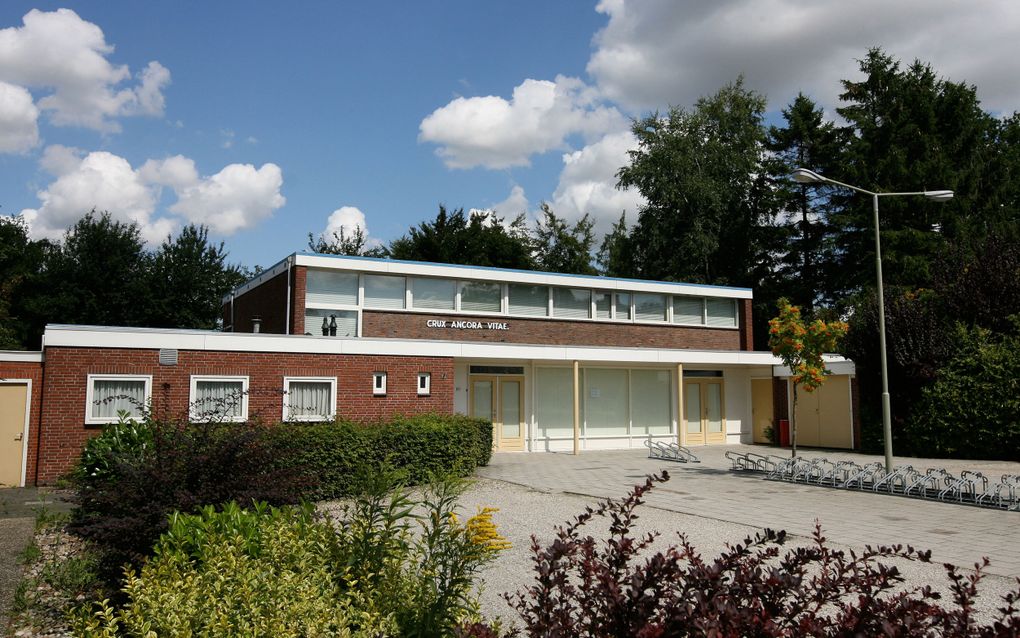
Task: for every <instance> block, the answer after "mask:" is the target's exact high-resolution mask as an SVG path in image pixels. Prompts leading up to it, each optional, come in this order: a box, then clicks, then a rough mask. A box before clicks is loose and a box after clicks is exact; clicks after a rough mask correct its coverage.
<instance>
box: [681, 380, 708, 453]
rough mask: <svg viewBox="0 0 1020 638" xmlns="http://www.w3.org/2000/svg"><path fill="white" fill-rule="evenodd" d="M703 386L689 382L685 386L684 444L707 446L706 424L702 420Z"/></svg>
mask: <svg viewBox="0 0 1020 638" xmlns="http://www.w3.org/2000/svg"><path fill="white" fill-rule="evenodd" d="M701 413H702V409H701V384H700V383H691V382H690V381H688V382H687V383H685V384H684V423H685V428H686V429H685V430H684V433H685V434H684V443H685V444H687V445H704V444H705V423H704V421H703V420H702V418H701Z"/></svg>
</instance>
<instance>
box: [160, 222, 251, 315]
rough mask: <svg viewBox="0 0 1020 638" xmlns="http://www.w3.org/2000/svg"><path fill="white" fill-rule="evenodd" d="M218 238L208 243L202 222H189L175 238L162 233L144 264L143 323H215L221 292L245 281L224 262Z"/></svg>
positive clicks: (223, 292) (234, 267)
mask: <svg viewBox="0 0 1020 638" xmlns="http://www.w3.org/2000/svg"><path fill="white" fill-rule="evenodd" d="M226 258H227V251H226V250H225V249H224V247H223V242H220V243H219V244H218V245H217V244H212V243H210V242H209V231H208V229H207V228H206V227H205V226H195V225H194V224H189V225H187V226H185V227H184V228H183V229H182V230H181V232H180V234H179V235H177V238H176V239H174V238H172V237H169V236H168V237H167V238H166V239H165V240H164V241H163V243H162V245H160V247H159V249H158V250H156V252H155V253H154V254H153V255H152V256H151V257H150V259H149V264H148V273H147V280H148V285H147V287H148V294H149V303H148V304H147V306H146V312H145V316H144V318H143V321H144V324H145V325H146V326H152V327H159V328H198V329H211V328H214V327H216V325H217V323H218V322H219V318H220V308H221V306H222V299H223V295H225V294H227V293H229V292H230V291H231V290H233V289H234V288H235V287H237V286H239V285H240V284H242V283H243V282H244V280H245V276H244V274H243V273H242V272H241V270H240V269H239V268H238V267H237V266H232V265H228V264H227V263H226Z"/></svg>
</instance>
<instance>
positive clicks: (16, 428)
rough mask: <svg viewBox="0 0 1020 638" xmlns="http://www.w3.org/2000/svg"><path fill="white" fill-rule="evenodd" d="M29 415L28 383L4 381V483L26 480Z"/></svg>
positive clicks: (0, 398)
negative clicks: (26, 429)
mask: <svg viewBox="0 0 1020 638" xmlns="http://www.w3.org/2000/svg"><path fill="white" fill-rule="evenodd" d="M27 418H28V383H24V382H22V383H18V382H15V383H0V486H4V487H18V486H20V485H21V484H22V483H21V480H22V472H23V471H24V465H23V464H24V460H25V443H26V441H25V424H26V419H27Z"/></svg>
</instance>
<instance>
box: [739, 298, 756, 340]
mask: <svg viewBox="0 0 1020 638" xmlns="http://www.w3.org/2000/svg"><path fill="white" fill-rule="evenodd" d="M751 301H752V300H751V299H741V300H740V310H739V317H740V349H741V350H746V351H750V350H754V326H753V324H752V320H753V318H752V316H751Z"/></svg>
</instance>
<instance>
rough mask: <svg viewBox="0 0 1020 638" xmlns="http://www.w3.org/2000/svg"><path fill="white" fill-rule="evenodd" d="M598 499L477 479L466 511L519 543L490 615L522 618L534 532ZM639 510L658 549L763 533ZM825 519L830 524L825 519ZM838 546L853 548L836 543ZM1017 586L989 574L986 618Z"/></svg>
mask: <svg viewBox="0 0 1020 638" xmlns="http://www.w3.org/2000/svg"><path fill="white" fill-rule="evenodd" d="M621 496H622V495H621ZM596 502H597V499H595V498H590V497H585V496H580V495H576V494H566V493H562V492H542V491H538V490H534V489H532V488H528V487H523V486H520V485H516V484H512V483H506V482H503V481H497V480H492V479H476V480H475V482H474V483H473V485H472V486H471V487H470V488H469V489H468V491H467V492H466V493H465V494H464V496H463V497H462V499H461V505H462V506H463V507H464V508H465V512H466V513H467V512H474V511H475V509H476V508H478V507H496V508H499V512H498V513H497V514H496V515H495V516H494V520H495V522H496V525H497V526H498V528H499V530H500V533H501V534H503V535H504V536H505V537H506V538H507V539H509V540H510V541H511V542H512V543H513V548H512V549H510V550H508V551H506V552H503V553H502V555H501V556H500V557H499V558H498V559H497V561H496V562H495V563H494V564H492V565H491V566H490V567H489V568H488V569H487V570H486V572H485V574H484V585H483V587H482V592H481V601H482V612H483V614H484V615H485V616H487V617H499V618H502V619H504V621H506V622H509V623H512V622H514V621H515V620H516V618H517V616H516V613H515V612H514V611H513V610H512V609H511V608H510V607H509V605H508V604H507V603H506V601H505V600H503V598H502V594H503V592H516V591H518V590H520V589H522V588H524V587H526V586H528V585H529V584H530V583H531V581H532V572H531V567H532V565H531V561H530V557H531V552H530V546H531V535H532V534H534V535H535V536H537V537H538V538H539V540H540V541H548V540H551V539H552V538H553V528H554V527H555V526H556V525H561V524H563V523H565V522H567V521H568V520H569V519H571V518H573V517H574V516H576V515H577V514H579V513H581V512H582V511H583V510H584V508H585V506H587V505H592V504H595V503H596ZM638 511H639V514H640V519H639V521H638V526H637V530H638V531H639V532H649V531H658V532H660V533H661V534H662V536H661V537H660V538H659V540H658V541H657V542H656V545H655V546H653V549H654V548H661V547H664V546H665V545H666V544H667V543H671V542H673V541H675V539H676V534H677V533H678V532H682V533H684V534H686V535H687V537H688V538H689V539H690V540H691V541H692V543H693V544H694V545H695V547H697V548H698V549H699V550H700V551H701V553H702V555H703V556H706V557H711V556H713V555H715V554H717V553H719V552H720V551H722V550H723V549H724V548H725V544H726V543H727V542H737V541H742V540H743V539H744V538H745V537H747V536H748V535H752V536H753V535H754V533H755V532H757V531H758V529H757V528H754V527H751V526H748V525H741V524H737V523H730V522H726V521H720V520H716V519H711V518H706V517H701V516H693V515H690V514H681V513H677V512H670V511H666V510H663V509H656V508H653V507H650V506H647V505H645V506H642V507H641V508H639V510H638ZM822 523H823V525H824V521H822ZM604 529H605V526H603V527H602V528H598V527H594V526H593V527H592V534H593V535H595V537H596V538H599V537H600V536H599V534H600V533H602V531H603V530H604ZM808 542H809V539H807V538H804V537H792V538H791V542H789V543H788V545H792V544H807V543H808ZM832 546H833V547H837V548H841V549H850V548H848V547H846V546H841V545H838V544H835V543H833V544H832ZM854 549H858V550H859V549H863V548H854ZM896 564H897V566H898V567H899V568H900V570H901V572H902V573H903V574H904V577H905V578H906V582H907V584H908V585H909V586H921V585H931V586H932V587H933V588H934V589H936V590H938V591H941V592H942V593H943V595H944V597H945V596H947V595H948V593H949V587H948V580H947V579H946V577H945V569H944V568H943V567H942V565H941V564H924V563H916V562H912V561H897V562H896ZM1015 587H1016V582H1015V581H1014V580H1013V579H1010V578H1005V577H1001V576H994V575H989V576H986V577H985V578H984V579H983V580H982V582H981V584H980V588H979V591H980V592H982V595H981V597H980V598H979V599H978V601H977V603H978V611H979V614H980V616H982V617H984V616H985V615H986V614H988V613H990V612H992V611H993V610H994V609H995V608H996V607H998V606H999V605H1000V604H1001V596H1002V595H1004V594H1005V593H1007V592H1009V591H1010V590H1011V589H1013V588H1015Z"/></svg>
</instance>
